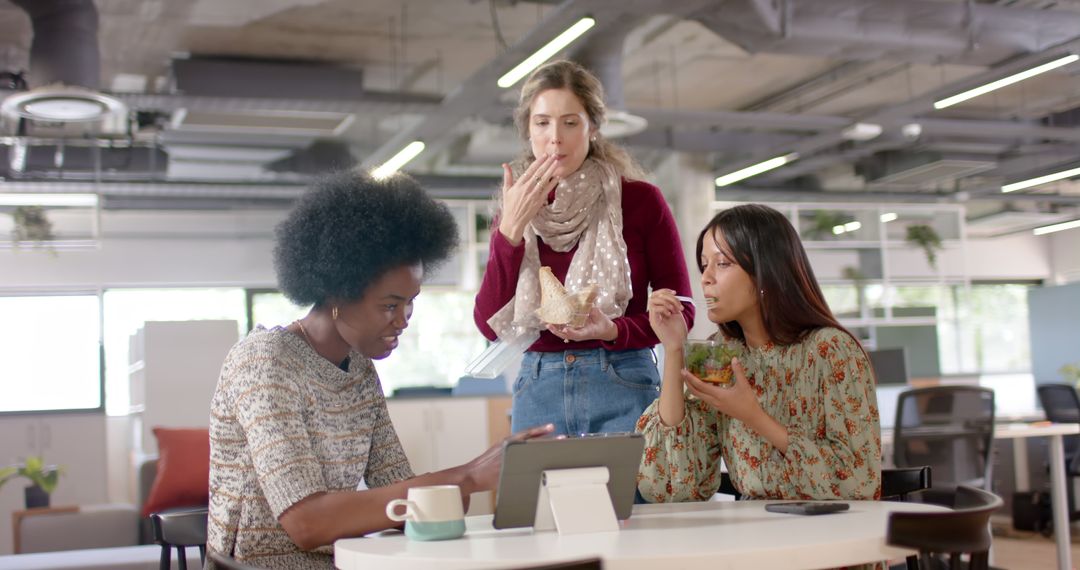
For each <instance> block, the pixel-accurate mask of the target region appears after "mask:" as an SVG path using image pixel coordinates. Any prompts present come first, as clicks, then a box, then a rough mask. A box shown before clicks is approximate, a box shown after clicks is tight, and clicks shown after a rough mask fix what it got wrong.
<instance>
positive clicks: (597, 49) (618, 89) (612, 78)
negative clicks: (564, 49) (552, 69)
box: [572, 14, 648, 110]
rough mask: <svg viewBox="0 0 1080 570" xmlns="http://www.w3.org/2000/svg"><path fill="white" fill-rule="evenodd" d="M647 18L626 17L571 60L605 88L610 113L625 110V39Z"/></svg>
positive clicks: (596, 37) (638, 16) (588, 43)
mask: <svg viewBox="0 0 1080 570" xmlns="http://www.w3.org/2000/svg"><path fill="white" fill-rule="evenodd" d="M647 19H648V18H647V17H645V16H642V15H640V14H625V15H623V16H620V17H619V18H617V19H616V20H615V21H614V22H612V23H611V24H610V25H608V26H607V27H606V28H604V31H603V33H600V34H594V35H592V36H591V37H590V38H589V39H588V41H587V42H586V43H585V45H583V46H582V48H581V49H580V50H578V51H577V52H575V53H574V54H573V57H572V59H574V60H576V61H577V62H578V63H580V64H581V65H583V66H585V67H586V68H588V69H589V70H590V71H592V72H593V74H594V75H596V77H597V79H599V80H600V83H601V84H602V85H603V86H604V96H605V99H606V103H607V106H608V107H609V108H610V109H616V110H626V97H625V96H624V95H623V72H622V63H623V45H624V44H625V43H626V36H627V35H628V34H629V33H630V32H631V31H633V30H634V28H637V27H638V26H640V25H641V24H642V23H643V22H644V21H645V20H647Z"/></svg>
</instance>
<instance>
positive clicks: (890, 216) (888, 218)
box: [881, 212, 900, 224]
mask: <svg viewBox="0 0 1080 570" xmlns="http://www.w3.org/2000/svg"><path fill="white" fill-rule="evenodd" d="M899 217H900V216H897V215H896V212H888V213H886V214H882V215H881V223H883V224H887V223H889V222H895V221H896V219H897V218H899Z"/></svg>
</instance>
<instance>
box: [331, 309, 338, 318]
mask: <svg viewBox="0 0 1080 570" xmlns="http://www.w3.org/2000/svg"><path fill="white" fill-rule="evenodd" d="M330 318H332V319H334V320H335V321H336V320H337V307H334V308H333V309H331V311H330Z"/></svg>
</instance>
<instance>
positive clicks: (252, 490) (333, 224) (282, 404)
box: [207, 173, 551, 569]
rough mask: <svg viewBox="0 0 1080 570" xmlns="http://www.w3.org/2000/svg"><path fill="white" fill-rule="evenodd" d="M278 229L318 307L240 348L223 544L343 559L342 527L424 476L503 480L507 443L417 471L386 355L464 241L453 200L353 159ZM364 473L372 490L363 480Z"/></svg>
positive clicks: (287, 560) (370, 525)
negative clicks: (388, 395) (360, 170)
mask: <svg viewBox="0 0 1080 570" xmlns="http://www.w3.org/2000/svg"><path fill="white" fill-rule="evenodd" d="M276 237H277V245H276V247H275V249H274V266H275V269H276V270H277V276H278V283H279V286H280V288H281V290H282V291H283V292H284V293H285V295H286V296H287V297H288V298H289V299H291V300H292V301H294V302H295V303H297V304H300V305H312V306H313V307H312V309H311V311H310V312H309V313H308V314H307V316H305V317H304V318H302V319H299V320H297V321H295V322H293V323H292V324H290V325H288V326H284V327H282V326H278V327H274V328H272V329H266V328H263V327H261V326H259V327H256V328H255V329H254V330H253V331H252V332H251V333H250V334H249V335H248V336H247V337H246V338H244V339H243V340H241V341H240V342H239V343H237V344H236V346H234V347H233V348H232V350H231V351H230V352H229V354H228V355H227V356H226V358H225V363H224V365H223V367H222V370H221V377H220V379H219V380H218V385H217V389H216V390H215V392H214V397H213V400H212V402H211V406H210V458H211V461H210V515H209V521H208V527H207V531H208V538H207V549H208V550H209V551H210V552H216V553H218V554H222V555H226V556H232V557H235V558H236V559H238V560H242V561H249V562H252V563H254V564H256V565H258V566H259V567H261V568H327V569H330V568H333V567H334V564H333V548H332V545H333V542H334V541H335V540H337V539H339V538H343V537H350V536H360V535H363V534H365V533H369V532H372V531H376V530H380V529H386V528H391V527H394V526H397V525H398V524H399V523H396V522H393V521H391V520H390V519H388V518H387V517H386V514H385V507H386V504H387V503H388V502H389V501H390V500H392V499H398V498H404V497H405V495H406V492H407V491H408V489H409V488H410V487H413V486H418V485H438V484H455V485H458V486H459V487H460V488H461V492H462V495H463V497H462V498H463V500H467V499H468V497H469V494H470V493H473V492H476V491H483V490H489V489H493V488H494V487H495V482H496V478H497V477H498V473H499V467H500V465H501V459H502V455H501V454H502V451H501V450H502V446H501V444H500V445H497V446H494V447H492V448H491V449H489V450H488V451H487V452H485V453H484V454H483V455H481V456H480V457H478V458H476V459H474V460H473V461H470V462H469V463H467V464H465V465H461V466H459V467H453V468H450V469H446V470H444V471H439V472H436V473H428V474H424V475H419V476H414V475H413V472H412V469H411V468H410V467H409V461H408V459H407V458H406V457H405V453H404V452H403V451H402V448H401V443H400V442H399V440H398V437H397V433H396V432H395V431H394V426H393V425H392V424H391V423H390V417H389V415H388V414H387V411H386V401H385V399H384V398H383V391H382V386H381V385H380V383H379V377H378V374H377V373H376V371H375V367H374V365H373V364H372V360H373V359H381V358H386V357H387V356H389V355H390V353H391V352H392V351H393V350H394V348H396V347H397V344H398V340H397V339H398V337H399V336H400V335H401V334H402V333H403V332H404V330H405V328H406V327H407V326H408V323H409V318H410V317H411V316H412V307H413V299H415V298H416V296H417V295H418V294H419V293H420V284H421V281H422V279H423V277H424V275H425V274H426V273H429V272H431V271H432V269H433V268H434V267H435V266H437V265H438V264H439V263H441V262H443V261H444V260H446V258H447V257H448V256H449V255H450V253H451V252H452V250H453V249H454V248H455V247H456V246H457V243H458V234H457V228H456V226H455V224H454V220H453V218H452V217H451V214H450V212H449V211H448V210H447V208H446V206H445V205H443V204H441V203H439V202H437V201H435V200H434V199H432V198H431V197H429V196H428V195H427V194H426V193H424V191H423V190H422V189H421V188H420V187H419V186H418V185H417V184H416V182H415V181H413V180H412V179H410V178H408V177H406V176H395V177H393V178H389V179H386V180H375V179H373V178H370V177H369V176H367V175H366V174H355V173H343V174H338V175H334V176H330V177H327V178H325V179H323V180H321V181H319V182H318V183H316V184H315V186H314V187H313V188H312V189H311V190H309V191H308V192H307V193H306V194H305V195H304V196H303V197H302V198H301V199H300V201H299V203H298V204H297V205H296V207H295V208H294V209H293V211H292V212H291V213H290V214H289V216H288V217H287V218H286V219H285V221H283V222H282V223H281V224H280V225H279V226H278V228H277V236H276ZM550 430H551V426H545V427H541V428H538V429H536V430H532V431H531V432H528V433H523V434H519V435H517V436H514V437H517V438H526V437H532V436H536V435H541V434H544V433H547V432H549V431H550ZM361 480H363V481H364V482H365V483H366V485H367V487H369V489H366V490H362V491H357V490H356V489H357V486H358V485H359V483H360V482H361ZM213 566H214V565H213V562H211V563H210V564H209V567H213Z"/></svg>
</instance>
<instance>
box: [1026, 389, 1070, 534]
mask: <svg viewBox="0 0 1080 570" xmlns="http://www.w3.org/2000/svg"><path fill="white" fill-rule="evenodd" d="M1035 390H1036V392H1037V393H1038V395H1039V404H1040V405H1041V406H1042V408H1043V411H1044V412H1045V413H1046V419H1048V420H1050V421H1052V422H1054V423H1055V424H1080V395H1078V394H1077V392H1076V388H1073V387H1072V385H1070V384H1040V385H1038V386H1037V387H1036V388H1035ZM1061 441H1062V445H1063V447H1064V448H1065V474H1066V475H1068V476H1069V477H1080V435H1067V436H1065V437H1063V438H1061ZM1047 469H1048V470H1049V465H1047ZM1065 488H1066V491H1067V493H1068V501H1069V503H1068V504H1069V520H1070V521H1074V520H1077V519H1078V518H1080V509H1077V508H1076V496H1075V492H1074V491H1073V485H1072V484H1068V485H1065ZM1046 514H1049V513H1046ZM1039 515H1040V519H1041V520H1039V521H1038V522H1037V523H1036V525H1035V526H1036V528H1039V527H1040V526H1041V527H1042V528H1041V529H1040V530H1042V532H1043V533H1044V534H1046V535H1047V536H1049V535H1050V534H1053V517H1048V518H1045V519H1042V515H1043V513H1041V512H1040V513H1039Z"/></svg>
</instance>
